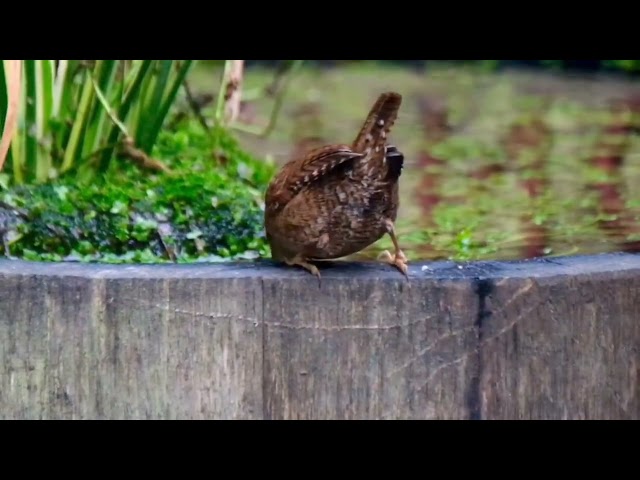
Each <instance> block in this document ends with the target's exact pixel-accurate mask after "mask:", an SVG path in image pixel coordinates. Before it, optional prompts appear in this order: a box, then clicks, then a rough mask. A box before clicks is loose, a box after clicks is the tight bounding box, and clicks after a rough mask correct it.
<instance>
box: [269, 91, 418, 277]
mask: <svg viewBox="0 0 640 480" xmlns="http://www.w3.org/2000/svg"><path fill="white" fill-rule="evenodd" d="M401 102H402V97H401V95H399V94H398V93H394V92H388V93H383V94H381V95H380V96H379V97H378V100H377V101H376V102H375V104H374V105H373V107H372V108H371V111H370V112H369V115H368V116H367V118H366V120H365V122H364V124H363V125H362V128H361V130H360V132H359V133H358V135H357V136H356V138H355V140H354V141H353V143H352V144H351V145H342V144H337V145H328V146H324V147H320V148H315V149H313V150H311V151H309V152H308V153H307V154H306V155H305V156H302V157H300V158H297V159H293V160H291V161H290V162H288V163H287V164H285V165H284V166H283V167H282V169H281V170H280V172H279V173H278V174H277V175H276V176H275V177H274V179H273V180H272V181H271V184H270V185H269V188H268V189H267V192H266V196H265V228H266V234H267V240H268V241H269V244H270V246H271V252H272V256H273V258H274V259H276V260H280V261H284V262H286V263H287V264H289V265H299V266H302V267H304V268H306V269H307V270H309V271H310V272H311V273H313V274H314V275H316V276H318V277H320V273H319V272H318V269H317V268H316V267H315V266H314V265H312V264H310V263H309V261H310V260H325V259H335V258H339V257H344V256H347V255H350V254H353V253H356V252H358V251H360V250H362V249H364V248H365V247H367V246H369V245H371V244H372V243H374V242H376V241H377V240H379V239H380V238H381V237H382V236H383V235H384V234H385V233H388V234H389V235H390V236H391V238H392V240H393V243H394V247H395V252H394V254H393V255H392V254H390V253H389V252H385V254H384V255H385V257H386V258H387V261H389V262H390V263H391V264H393V265H395V266H396V267H398V268H399V269H400V271H402V272H403V273H404V274H405V275H406V274H407V267H406V257H405V256H404V254H403V253H402V251H401V250H400V247H399V246H398V242H397V238H396V235H395V231H394V225H393V222H395V220H396V216H397V212H398V204H399V201H398V179H399V177H400V173H401V171H402V166H403V162H404V156H403V154H402V153H401V152H400V151H398V149H397V148H395V147H394V146H392V145H388V144H387V135H388V133H389V131H390V130H391V127H392V126H393V124H394V122H395V120H396V118H397V114H398V109H399V108H400V104H401Z"/></svg>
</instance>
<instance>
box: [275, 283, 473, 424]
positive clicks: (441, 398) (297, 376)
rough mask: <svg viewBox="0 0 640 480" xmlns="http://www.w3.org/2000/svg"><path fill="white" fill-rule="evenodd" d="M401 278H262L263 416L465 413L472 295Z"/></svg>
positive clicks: (454, 286)
mask: <svg viewBox="0 0 640 480" xmlns="http://www.w3.org/2000/svg"><path fill="white" fill-rule="evenodd" d="M398 277H399V278H398ZM398 277H396V278H385V279H384V280H382V279H376V278H372V279H368V280H366V279H359V278H340V279H336V278H327V279H324V280H323V282H322V288H321V289H319V288H318V284H317V281H315V279H307V278H304V279H301V280H299V281H296V282H292V281H290V280H287V279H265V282H264V291H265V298H268V299H269V302H268V303H266V304H265V309H264V315H265V364H264V365H265V400H266V405H265V414H266V418H272V419H355V418H371V419H378V418H387V419H395V418H468V416H469V409H468V397H469V395H470V392H469V391H468V387H469V385H471V383H472V382H471V380H470V378H471V377H472V376H473V375H475V374H476V373H477V365H476V363H477V354H476V353H475V341H476V340H475V339H476V331H475V326H474V315H470V314H469V313H470V312H473V311H475V309H476V308H477V306H476V296H475V295H474V293H473V291H472V289H471V287H470V284H469V283H468V282H461V281H457V282H456V281H447V282H442V283H439V282H438V283H434V282H426V281H420V280H414V281H412V282H411V284H407V283H406V281H404V279H402V277H401V276H400V275H398Z"/></svg>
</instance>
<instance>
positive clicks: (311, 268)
mask: <svg viewBox="0 0 640 480" xmlns="http://www.w3.org/2000/svg"><path fill="white" fill-rule="evenodd" d="M284 261H285V263H286V264H287V265H289V266H294V265H298V266H300V267H302V268H304V269H306V270H308V271H309V272H311V274H313V275H315V276H316V277H318V281H320V271H319V270H318V267H316V266H315V265H313V264H311V263H309V262H307V261H306V260H305V259H304V258H302V256H301V255H296V256H295V257H293V258H292V259H288V258H285V259H284Z"/></svg>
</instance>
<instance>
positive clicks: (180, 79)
mask: <svg viewBox="0 0 640 480" xmlns="http://www.w3.org/2000/svg"><path fill="white" fill-rule="evenodd" d="M193 62H194V61H193V60H185V61H184V63H182V64H179V65H176V66H177V68H178V73H177V75H176V77H175V78H174V79H173V84H172V85H171V86H170V88H169V91H168V92H167V93H166V95H165V97H164V100H163V102H162V105H160V107H159V108H158V111H157V113H156V118H155V121H154V123H153V124H152V126H151V129H150V130H149V132H148V134H147V135H148V137H147V142H148V144H147V149H148V150H145V149H144V148H143V150H145V151H146V152H147V153H149V154H150V153H151V151H150V150H151V148H152V146H153V145H154V144H155V142H156V140H157V138H158V134H159V133H160V129H161V128H162V125H163V124H164V121H165V119H166V118H167V114H168V113H169V110H170V109H171V105H173V102H174V101H175V98H176V96H177V95H178V92H179V91H180V87H181V86H182V84H183V83H184V80H185V78H186V77H187V74H188V73H189V70H190V69H191V67H192V66H193Z"/></svg>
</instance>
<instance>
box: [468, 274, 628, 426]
mask: <svg viewBox="0 0 640 480" xmlns="http://www.w3.org/2000/svg"><path fill="white" fill-rule="evenodd" d="M485 288H486V293H487V297H486V304H485V305H486V306H485V308H486V311H485V321H484V322H483V324H482V334H481V339H480V344H479V345H480V351H481V357H480V358H481V372H482V379H481V385H480V390H481V399H482V408H481V409H482V415H481V417H482V418H492V419H496V418H497V419H639V418H640V362H639V360H640V350H639V349H640V276H638V275H637V274H635V275H633V274H632V275H629V274H625V273H620V274H612V273H609V274H601V273H600V274H593V273H590V274H578V273H576V276H574V277H571V278H569V277H566V276H559V277H552V278H543V279H513V278H508V279H502V280H497V281H495V282H494V281H487V282H486V287H485Z"/></svg>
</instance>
